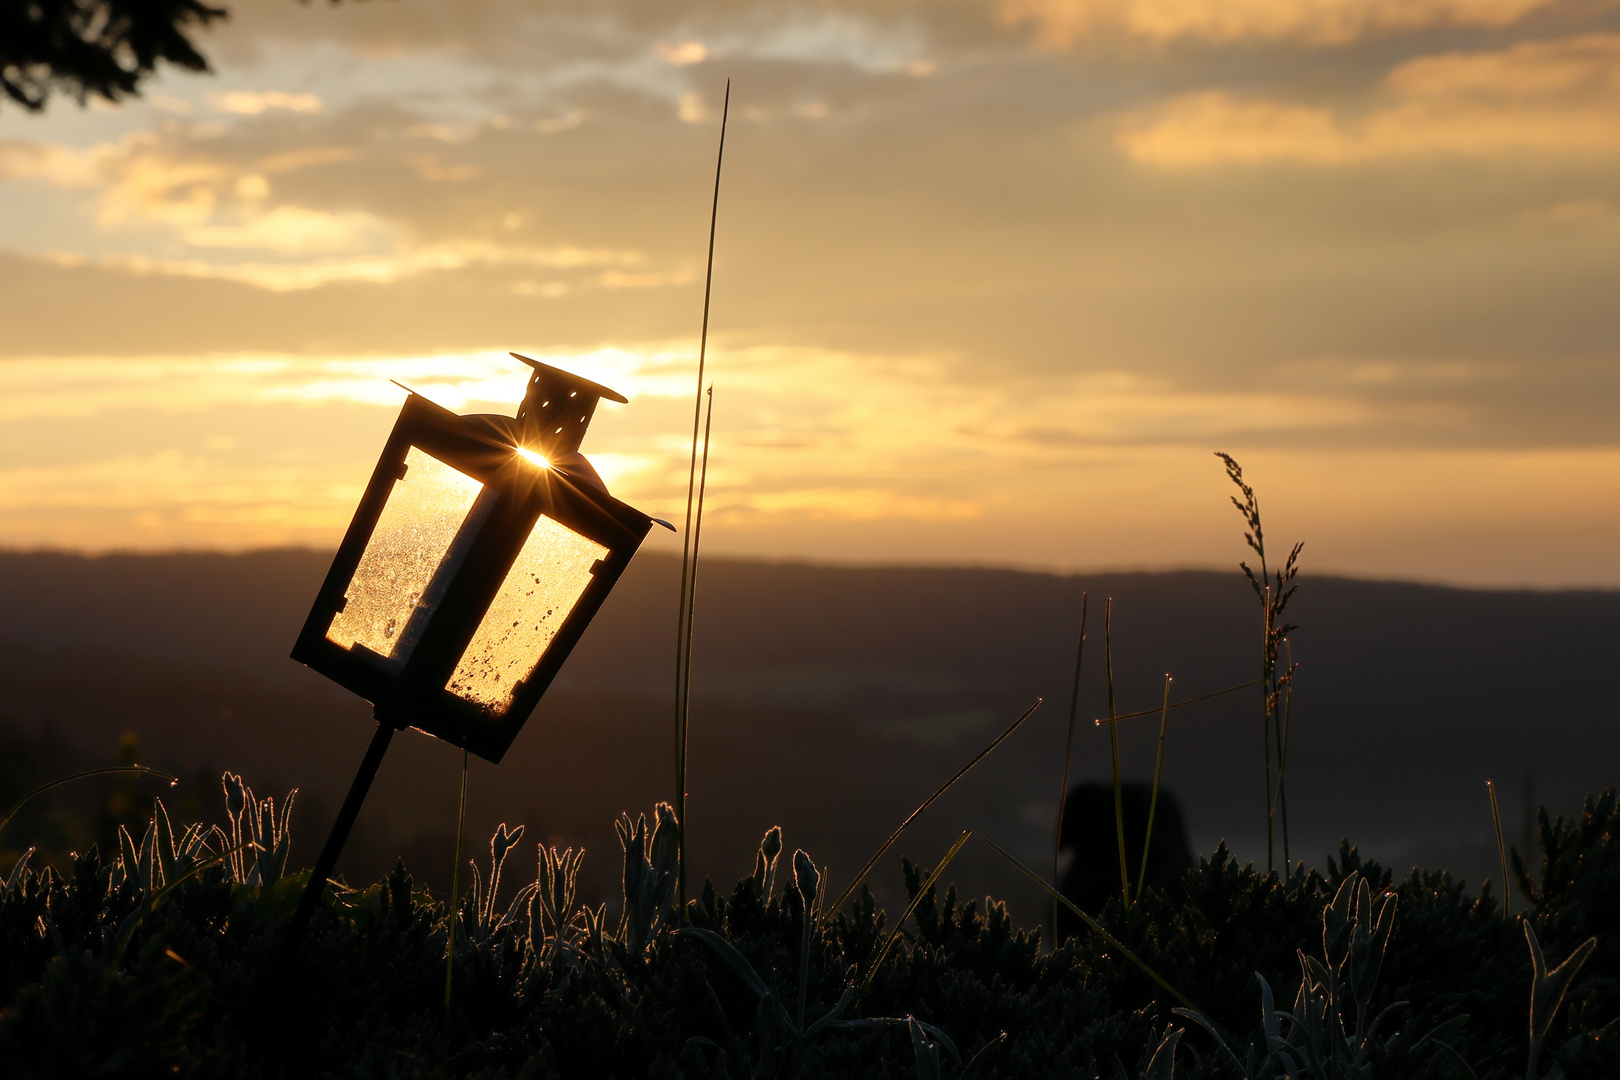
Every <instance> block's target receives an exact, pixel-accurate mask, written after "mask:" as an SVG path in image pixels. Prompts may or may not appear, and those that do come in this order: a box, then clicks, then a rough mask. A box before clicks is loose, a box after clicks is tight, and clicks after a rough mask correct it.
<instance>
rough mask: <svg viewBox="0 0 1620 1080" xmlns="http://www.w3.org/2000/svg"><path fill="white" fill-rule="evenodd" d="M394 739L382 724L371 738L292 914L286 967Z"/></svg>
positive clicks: (284, 949)
mask: <svg viewBox="0 0 1620 1080" xmlns="http://www.w3.org/2000/svg"><path fill="white" fill-rule="evenodd" d="M393 738H394V727H393V725H392V724H387V723H381V722H379V723H378V724H377V734H375V735H373V736H372V737H371V745H370V746H368V747H366V756H365V757H364V758H363V759H361V761H360V770H359V771H358V772H356V773H355V774H354V783H352V784H350V785H349V795H348V797H347V798H345V799H344V800H343V808H342V809H341V810H339V811H338V816H337V820H336V821H334V822H332V831H331V832H329V833H327V834H326V846H325V847H323V848H321V857H320V858H318V859H316V860H315V868H314V869H313V870H311V871H310V872H309V884H308V885H305V886H304V894H303V895H302V896H301V897H299V898H298V910H296V911H294V912H293V917H292V923H291V925H289V926H288V927H287V936H286V937H284V938H283V939H282V941H281V958H282V961H283V963H285V962H287V961H289V960H291V958H292V955H293V953H295V952H296V951H297V949H298V944H299V942H301V941H302V940H303V938H304V932H305V931H306V930H308V929H309V920H310V917H311V916H312V915H314V914H315V909H316V908H317V907H318V906H320V902H321V896H322V894H324V893H325V892H326V879H327V878H329V877H331V876H332V870H333V868H334V867H336V866H337V861H338V856H339V855H341V854H342V853H343V845H344V844H346V843H348V840H349V830H351V829H353V828H354V819H355V818H357V817H359V816H360V804H361V803H363V802H365V801H366V793H367V792H368V791H370V790H371V782H372V781H373V780H375V779H376V778H377V769H378V767H379V766H381V765H382V759H383V755H384V754H385V753H387V752H388V744H389V742H390V741H392V739H393Z"/></svg>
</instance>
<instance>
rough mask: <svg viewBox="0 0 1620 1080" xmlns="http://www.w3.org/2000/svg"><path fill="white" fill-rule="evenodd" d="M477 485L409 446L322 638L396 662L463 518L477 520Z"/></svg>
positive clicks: (451, 555)
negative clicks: (341, 603) (402, 468)
mask: <svg viewBox="0 0 1620 1080" xmlns="http://www.w3.org/2000/svg"><path fill="white" fill-rule="evenodd" d="M483 488H484V485H483V484H480V483H479V482H478V481H477V480H474V479H473V478H472V477H470V476H468V475H467V474H466V473H463V472H461V471H460V470H458V469H453V468H451V467H450V466H449V465H446V464H445V463H444V462H442V461H440V460H439V459H438V458H436V457H434V456H433V455H431V454H428V453H424V452H423V451H421V450H418V449H417V448H416V447H414V446H413V447H411V449H410V452H409V453H407V454H406V456H405V475H404V477H403V478H401V479H400V480H397V481H395V482H394V486H393V489H392V490H391V491H390V492H389V495H388V503H387V505H385V506H384V507H383V512H382V514H381V516H379V517H378V519H377V526H376V528H375V529H373V530H372V533H371V539H370V541H368V542H367V544H366V550H365V553H364V554H362V555H361V556H360V565H359V566H357V567H356V568H355V571H354V577H352V578H351V579H350V580H349V587H348V590H347V591H346V593H345V597H344V601H345V602H344V606H343V610H342V611H340V612H338V614H337V616H336V617H335V618H333V620H332V625H331V628H330V629H328V630H327V632H326V638H327V640H328V641H331V642H333V643H334V644H337V645H340V646H342V647H343V648H345V649H352V648H353V647H354V646H356V645H361V646H364V647H365V648H367V649H369V650H371V651H372V652H374V653H376V654H377V655H379V656H382V657H385V658H388V659H390V660H392V661H393V662H394V664H395V665H396V666H397V665H399V664H403V663H404V662H405V660H406V659H407V658H408V657H409V656H410V651H411V649H412V648H413V647H414V646H415V645H416V639H417V638H418V637H420V636H421V632H422V627H423V626H424V625H425V624H426V621H427V616H429V615H431V614H432V611H433V609H434V608H435V607H436V606H437V605H438V603H439V600H440V599H441V598H442V596H443V593H444V588H445V586H446V585H448V584H449V579H450V577H451V576H452V575H453V573H454V571H455V568H456V564H458V563H459V562H460V561H461V556H462V554H464V552H465V549H466V546H467V543H468V542H469V541H470V540H471V537H472V535H473V534H475V533H476V532H477V528H476V526H477V524H478V522H477V521H474V520H470V518H474V517H476V518H478V519H479V520H481V519H482V514H478V515H475V514H473V510H474V508H475V506H476V504H477V503H478V501H479V499H478V496H479V494H480V493H481V492H482V491H483ZM489 501H490V500H489V499H485V500H484V502H485V503H488V502H489ZM484 509H485V512H487V506H486V507H485V508H484ZM464 525H465V526H466V527H465V528H464ZM458 535H459V536H460V537H461V538H462V542H461V543H459V544H458V543H457V542H456V541H457V538H458Z"/></svg>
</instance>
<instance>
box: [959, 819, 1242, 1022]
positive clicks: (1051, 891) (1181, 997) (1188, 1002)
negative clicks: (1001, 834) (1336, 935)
mask: <svg viewBox="0 0 1620 1080" xmlns="http://www.w3.org/2000/svg"><path fill="white" fill-rule="evenodd" d="M979 839H980V840H983V841H984V842H985V843H987V844H989V845H990V846H991V847H992V848H994V849H995V851H996V854H997V855H1000V856H1001V857H1002V858H1003V859H1006V860H1007V861H1008V862H1010V863H1012V864H1013V866H1014V867H1016V868H1017V869H1018V870H1019V871H1021V872H1022V873H1023V875H1024V876H1025V877H1027V878H1029V880H1031V881H1033V882H1034V883H1035V884H1036V885H1039V886H1040V887H1041V888H1042V889H1043V890H1045V892H1046V893H1047V895H1049V896H1050V897H1051V898H1052V899H1054V900H1056V901H1057V902H1058V903H1060V904H1062V905H1063V906H1064V907H1066V908H1068V909H1069V910H1070V911H1071V912H1073V913H1074V914H1075V916H1076V917H1078V918H1079V919H1080V921H1081V922H1083V923H1085V924H1086V925H1087V926H1088V927H1090V928H1091V930H1092V932H1093V933H1095V934H1096V935H1097V936H1098V937H1100V938H1102V940H1103V944H1105V945H1107V946H1108V947H1109V948H1110V949H1113V950H1114V951H1115V952H1117V953H1119V955H1120V956H1123V957H1124V958H1125V959H1126V960H1128V961H1130V962H1131V963H1132V964H1134V965H1136V967H1137V968H1138V969H1139V970H1140V971H1141V972H1142V974H1144V975H1146V976H1147V977H1148V978H1150V979H1152V980H1153V981H1154V982H1156V983H1158V984H1159V986H1161V987H1163V988H1164V990H1165V992H1166V993H1168V994H1169V995H1170V996H1171V997H1173V998H1175V999H1176V1000H1177V1001H1179V1002H1181V1004H1182V1005H1184V1006H1186V1007H1187V1008H1188V1009H1190V1010H1191V1011H1193V1012H1195V1013H1197V1014H1198V1016H1199V1017H1200V1019H1201V1020H1202V1021H1203V1022H1204V1023H1206V1024H1208V1025H1209V1026H1210V1028H1211V1029H1212V1030H1214V1031H1216V1032H1218V1033H1219V1034H1220V1035H1221V1036H1222V1037H1223V1038H1225V1039H1227V1040H1228V1041H1229V1042H1231V1041H1235V1040H1233V1039H1232V1037H1231V1035H1229V1034H1228V1033H1227V1032H1226V1029H1225V1028H1222V1027H1221V1026H1220V1025H1219V1024H1217V1023H1215V1021H1214V1020H1212V1019H1210V1017H1209V1014H1208V1013H1206V1012H1204V1010H1203V1009H1200V1008H1199V1007H1198V1006H1197V1005H1195V1004H1193V1002H1192V999H1190V998H1189V997H1187V995H1186V994H1183V993H1182V992H1181V991H1180V990H1177V989H1176V988H1175V987H1174V986H1171V985H1170V983H1169V982H1168V981H1166V980H1165V978H1164V976H1162V975H1160V974H1159V973H1158V972H1157V971H1154V970H1153V969H1152V968H1150V967H1148V965H1147V963H1146V962H1145V961H1143V960H1142V958H1141V957H1139V956H1137V955H1136V954H1135V953H1133V952H1131V950H1129V949H1127V948H1126V947H1125V946H1124V945H1122V944H1120V941H1119V939H1118V938H1116V937H1114V935H1113V934H1110V933H1109V932H1108V931H1107V930H1104V929H1103V927H1102V924H1101V923H1099V922H1098V921H1097V920H1096V919H1093V918H1092V917H1091V916H1090V915H1087V914H1086V913H1085V912H1084V911H1081V910H1080V908H1079V907H1077V906H1076V905H1075V903H1074V901H1073V900H1070V899H1069V898H1068V897H1067V896H1064V895H1063V894H1062V893H1060V892H1058V891H1057V890H1056V889H1055V888H1053V887H1052V886H1051V885H1049V884H1047V883H1046V882H1045V881H1044V880H1042V878H1041V875H1039V874H1037V873H1036V872H1035V871H1033V870H1031V869H1030V868H1029V867H1027V866H1025V865H1024V864H1023V863H1022V862H1020V861H1019V860H1018V857H1017V856H1015V855H1013V854H1012V853H1011V852H1010V851H1008V850H1006V849H1005V848H1003V847H1002V846H1001V845H1000V844H998V843H996V842H995V841H994V840H992V839H990V838H989V837H988V836H985V835H983V834H980V836H979Z"/></svg>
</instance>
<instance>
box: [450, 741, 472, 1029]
mask: <svg viewBox="0 0 1620 1080" xmlns="http://www.w3.org/2000/svg"><path fill="white" fill-rule="evenodd" d="M467 763H468V754H467V751H465V750H463V751H462V752H461V801H460V803H459V804H458V806H457V809H456V861H455V864H454V865H453V866H452V867H451V868H450V929H449V931H448V932H447V938H446V942H445V950H444V1033H445V1034H446V1035H449V1034H450V1002H451V997H452V994H453V993H454V991H455V983H454V982H452V981H451V979H452V978H453V976H454V975H455V966H456V924H457V923H459V922H460V921H461V910H460V907H459V905H460V903H461V838H462V836H463V835H465V834H466V832H467Z"/></svg>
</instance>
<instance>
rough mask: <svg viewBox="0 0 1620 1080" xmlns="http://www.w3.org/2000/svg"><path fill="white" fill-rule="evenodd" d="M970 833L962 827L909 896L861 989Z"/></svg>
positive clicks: (873, 961)
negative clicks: (959, 833)
mask: <svg viewBox="0 0 1620 1080" xmlns="http://www.w3.org/2000/svg"><path fill="white" fill-rule="evenodd" d="M972 835H973V833H972V831H971V830H969V829H963V830H962V835H961V836H958V837H957V838H956V843H954V844H952V845H951V848H950V850H949V851H947V852H946V853H945V857H944V858H943V859H941V860H940V862H939V865H938V866H936V867H934V869H933V870H931V871H930V872H929V874H928V878H927V880H925V881H924V882H923V883H922V887H921V888H919V889H918V890H917V895H916V896H913V897H912V898H911V903H909V904H907V905H906V910H904V911H902V912H901V913H900V918H899V919H897V920H896V921H895V924H894V929H893V930H890V931H889V936H888V937H887V938H886V939H885V940H884V942H883V948H881V949H879V950H878V954H877V956H875V957H873V959H872V964H871V966H870V967H868V968H867V969H866V978H865V979H862V980H861V987H862V988H863V989H864V988H865V987H868V986H871V985H872V980H873V979H874V978H875V977H876V976H877V971H878V968H880V967H882V966H883V960H884V958H885V957H887V956H888V955H889V950H890V949H892V948H894V943H895V942H896V941H898V940H899V939H900V929H901V927H903V926H905V925H906V920H907V919H909V918H911V916H912V913H913V912H915V911H916V910H917V905H918V904H920V903H922V900H923V897H925V896H927V895H928V890H929V889H932V888H933V887H934V885H935V883H936V882H938V881H939V878H940V875H941V874H943V873H944V872H945V868H946V867H947V866H949V865H951V860H952V859H954V858H956V854H957V852H959V851H961V850H962V848H963V847H964V846H965V845H966V844H967V842H968V838H969V837H971V836H972Z"/></svg>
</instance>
